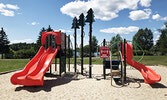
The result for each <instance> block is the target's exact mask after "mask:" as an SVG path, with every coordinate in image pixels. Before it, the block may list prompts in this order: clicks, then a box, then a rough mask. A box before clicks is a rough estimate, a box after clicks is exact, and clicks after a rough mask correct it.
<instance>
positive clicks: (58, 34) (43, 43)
mask: <svg viewBox="0 0 167 100" xmlns="http://www.w3.org/2000/svg"><path fill="white" fill-rule="evenodd" d="M48 35H54V36H55V37H56V44H58V45H61V31H59V32H42V38H41V41H42V42H41V43H42V45H45V39H46V37H47V36H48Z"/></svg>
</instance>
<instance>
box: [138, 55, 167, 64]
mask: <svg viewBox="0 0 167 100" xmlns="http://www.w3.org/2000/svg"><path fill="white" fill-rule="evenodd" d="M139 57H140V56H138V57H135V58H139ZM141 63H142V64H145V65H164V66H167V56H144V58H143V60H142V61H141Z"/></svg>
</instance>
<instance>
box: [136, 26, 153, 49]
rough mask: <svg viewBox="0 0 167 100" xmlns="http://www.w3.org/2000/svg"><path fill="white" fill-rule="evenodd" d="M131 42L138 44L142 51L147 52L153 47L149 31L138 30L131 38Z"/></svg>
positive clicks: (151, 35)
mask: <svg viewBox="0 0 167 100" xmlns="http://www.w3.org/2000/svg"><path fill="white" fill-rule="evenodd" d="M133 42H135V43H137V44H139V45H140V46H141V48H142V49H143V50H147V51H149V50H150V49H151V47H152V46H153V33H152V32H151V30H150V29H148V28H145V29H144V30H143V29H139V30H138V32H137V33H136V34H135V35H134V36H133Z"/></svg>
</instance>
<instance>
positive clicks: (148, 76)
mask: <svg viewBox="0 0 167 100" xmlns="http://www.w3.org/2000/svg"><path fill="white" fill-rule="evenodd" d="M123 49H124V48H123ZM123 55H124V54H123ZM126 57H127V59H126V62H127V63H128V64H129V65H131V66H133V67H134V68H136V69H137V70H138V71H140V72H141V74H142V76H143V77H144V82H145V83H148V84H154V83H155V82H159V81H161V76H160V75H158V74H157V73H155V72H154V71H153V70H152V69H151V68H149V67H146V66H145V65H143V64H140V63H138V62H135V61H133V60H132V59H133V46H132V45H131V44H128V43H126Z"/></svg>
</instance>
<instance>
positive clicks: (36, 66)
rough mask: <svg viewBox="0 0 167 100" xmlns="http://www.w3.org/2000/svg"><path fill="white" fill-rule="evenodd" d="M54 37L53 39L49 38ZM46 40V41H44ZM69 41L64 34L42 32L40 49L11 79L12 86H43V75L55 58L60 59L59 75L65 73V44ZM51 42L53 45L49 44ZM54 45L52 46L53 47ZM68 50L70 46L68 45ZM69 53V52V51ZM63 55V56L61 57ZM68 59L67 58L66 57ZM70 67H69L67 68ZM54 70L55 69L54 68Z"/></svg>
mask: <svg viewBox="0 0 167 100" xmlns="http://www.w3.org/2000/svg"><path fill="white" fill-rule="evenodd" d="M52 36H54V38H55V39H53V38H51V37H52ZM46 38H48V41H45V40H46ZM67 41H69V38H67V36H66V34H64V33H61V31H59V32H43V33H42V39H41V45H42V46H41V47H40V49H39V51H38V53H37V54H36V55H35V57H34V58H33V59H32V60H31V61H30V62H29V63H28V64H27V65H26V66H25V68H24V69H23V70H22V71H21V72H18V73H15V74H14V75H13V76H12V77H11V83H12V84H14V85H17V84H18V85H24V86H40V85H43V79H44V74H45V73H46V71H47V70H48V69H49V67H50V73H51V63H52V61H53V59H54V58H55V67H56V59H57V58H58V57H59V58H60V60H59V61H60V63H59V64H60V65H59V75H60V76H61V73H62V72H66V52H65V51H66V46H67V45H66V42H67ZM51 42H53V43H51ZM53 44H54V45H53ZM68 48H69V49H70V46H69V44H68ZM69 51H70V50H69ZM62 54H63V55H62ZM68 57H69V56H68ZM69 67H70V66H69ZM55 69H56V68H55Z"/></svg>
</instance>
